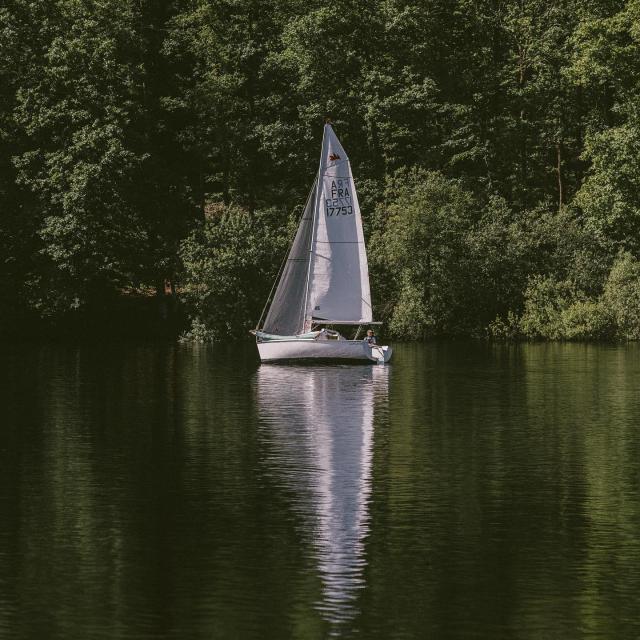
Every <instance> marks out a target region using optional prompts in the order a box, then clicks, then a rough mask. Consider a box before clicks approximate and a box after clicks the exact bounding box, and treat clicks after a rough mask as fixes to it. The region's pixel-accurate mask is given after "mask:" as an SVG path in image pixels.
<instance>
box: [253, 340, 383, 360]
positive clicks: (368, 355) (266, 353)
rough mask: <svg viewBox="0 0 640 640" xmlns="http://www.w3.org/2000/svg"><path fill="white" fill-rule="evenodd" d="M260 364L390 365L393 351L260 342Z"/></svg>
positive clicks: (354, 343)
mask: <svg viewBox="0 0 640 640" xmlns="http://www.w3.org/2000/svg"><path fill="white" fill-rule="evenodd" d="M258 352H259V353H260V360H262V361H263V362H273V361H275V360H302V359H313V360H319V359H321V360H364V361H368V362H379V363H380V364H382V363H384V362H389V358H391V347H386V346H378V345H374V346H370V345H368V344H367V343H366V342H365V341H364V340H277V341H273V342H258Z"/></svg>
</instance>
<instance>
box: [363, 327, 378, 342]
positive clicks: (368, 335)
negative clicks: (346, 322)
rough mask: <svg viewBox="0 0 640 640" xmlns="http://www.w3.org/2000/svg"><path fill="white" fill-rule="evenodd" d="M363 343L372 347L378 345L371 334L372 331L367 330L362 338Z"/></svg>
mask: <svg viewBox="0 0 640 640" xmlns="http://www.w3.org/2000/svg"><path fill="white" fill-rule="evenodd" d="M364 341H365V342H366V343H367V344H372V345H373V344H378V343H377V342H376V336H375V334H374V333H373V329H367V335H366V336H365V337H364Z"/></svg>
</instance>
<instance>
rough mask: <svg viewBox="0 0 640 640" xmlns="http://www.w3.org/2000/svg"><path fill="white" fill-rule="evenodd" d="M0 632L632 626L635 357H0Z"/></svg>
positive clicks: (402, 631) (99, 350)
mask: <svg viewBox="0 0 640 640" xmlns="http://www.w3.org/2000/svg"><path fill="white" fill-rule="evenodd" d="M0 364H1V365H2V367H1V371H2V372H1V373H0V378H1V382H2V384H1V385H0V637H1V638H3V639H4V638H7V639H13V638H16V639H20V638H38V639H40V638H43V639H47V638H52V639H61V640H62V639H64V640H68V639H75V638H78V639H85V638H86V639H91V638H127V639H128V638H157V639H177V638H179V639H192V638H193V639H199V638H208V639H209V638H213V639H217V638H225V639H226V638H256V639H271V638H273V639H286V638H302V639H306V638H310V639H314V638H328V637H340V638H350V637H360V638H382V639H387V638H389V639H392V638H398V639H400V638H436V639H439V638H491V639H496V638H527V639H528V638H531V639H536V640H537V639H552V638H558V639H567V638H569V639H570V638H598V639H600V638H612V639H626V638H638V637H640V613H639V612H640V394H639V389H640V348H639V347H638V346H636V345H633V346H621V347H607V346H584V345H522V346H515V347H504V346H490V345H485V344H474V343H464V344H438V345H396V351H395V355H394V360H393V362H392V364H391V365H390V366H386V367H380V366H377V365H363V366H357V365H356V366H305V367H300V366H276V365H262V366H259V364H258V363H257V359H256V357H255V354H254V347H253V345H246V346H235V347H229V348H227V349H224V348H222V349H221V348H219V347H215V348H214V347H200V348H197V347H185V346H157V345H156V346H131V345H128V346H126V345H105V346H102V347H86V346H82V347H69V346H66V347H65V346H51V347H19V348H18V347H8V346H4V347H2V348H1V349H0Z"/></svg>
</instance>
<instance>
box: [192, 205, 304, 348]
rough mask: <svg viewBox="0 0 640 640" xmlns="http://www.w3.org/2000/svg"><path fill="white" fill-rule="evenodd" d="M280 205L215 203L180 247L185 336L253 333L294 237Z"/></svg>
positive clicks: (204, 337)
mask: <svg viewBox="0 0 640 640" xmlns="http://www.w3.org/2000/svg"><path fill="white" fill-rule="evenodd" d="M292 222H293V221H292V220H290V219H289V218H288V216H287V215H286V214H283V213H282V211H280V210H277V209H268V210H258V211H254V213H253V215H252V214H250V213H249V212H248V211H247V210H246V209H239V208H237V207H224V205H221V204H219V205H214V206H211V207H209V208H208V210H207V216H206V219H205V220H204V222H202V223H200V224H199V225H198V226H197V227H196V228H195V229H194V230H193V231H192V232H191V234H190V235H189V236H188V237H187V238H186V239H185V240H184V241H183V242H182V244H181V246H180V256H181V258H182V262H183V265H184V273H183V275H182V289H181V297H182V299H183V300H184V303H185V304H186V305H187V309H188V311H189V315H190V317H191V319H192V323H191V327H190V330H189V331H188V333H187V334H186V337H187V338H189V339H192V340H197V341H204V340H210V339H220V338H224V337H228V336H232V337H234V338H242V337H246V335H248V331H249V329H251V328H253V327H254V326H255V325H256V324H257V321H258V319H259V317H260V310H261V309H262V307H263V305H264V303H265V301H266V300H267V297H268V295H269V289H270V287H271V286H272V284H273V280H274V278H275V277H276V275H277V271H278V267H279V266H280V264H281V262H282V258H283V256H285V255H286V248H287V244H288V242H289V241H290V240H291V238H292V231H293V227H292Z"/></svg>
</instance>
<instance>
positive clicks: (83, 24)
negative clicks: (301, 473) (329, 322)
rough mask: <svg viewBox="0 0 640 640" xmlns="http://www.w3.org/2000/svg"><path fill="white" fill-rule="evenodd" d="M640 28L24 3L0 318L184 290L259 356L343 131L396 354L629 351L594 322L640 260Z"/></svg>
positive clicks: (576, 7) (629, 3)
mask: <svg viewBox="0 0 640 640" xmlns="http://www.w3.org/2000/svg"><path fill="white" fill-rule="evenodd" d="M638 24H640V0H588V1H587V2H578V1H577V0H566V1H565V2H561V3H548V2H542V0H480V1H477V2H475V1H474V2H471V1H470V0H426V1H420V2H418V1H417V0H378V1H376V2H365V1H364V0H346V1H345V2H343V3H341V4H340V5H329V4H327V3H323V2H320V1H319V0H309V1H306V2H301V1H300V0H282V1H280V2H278V1H276V0H170V1H169V2H165V3H157V2H153V1H152V0H55V1H53V2H44V1H43V0H5V2H4V3H3V6H2V8H0V152H1V153H0V277H2V279H3V282H6V283H10V284H9V286H7V287H5V288H4V289H3V291H2V294H1V296H2V298H1V299H0V322H1V321H2V318H4V321H5V324H7V323H11V322H13V323H14V324H15V323H16V322H17V318H18V316H20V315H21V314H23V313H24V312H25V311H26V310H31V312H32V313H33V312H35V313H36V314H37V315H39V316H47V317H51V318H54V319H55V318H61V317H64V316H65V314H67V313H68V312H69V311H72V310H73V309H76V308H82V307H85V308H93V309H96V308H103V309H104V314H103V315H107V313H108V310H109V308H110V305H113V304H115V301H116V300H117V299H118V297H119V296H122V295H123V292H130V291H132V290H138V291H142V290H144V291H153V290H156V291H158V292H160V293H162V292H164V289H165V286H164V285H165V282H166V281H168V280H169V281H171V282H172V284H174V285H175V284H177V286H178V288H179V289H180V288H182V289H183V294H184V295H183V297H184V299H185V300H186V301H187V307H188V309H189V310H190V311H189V312H190V313H191V314H192V316H193V317H192V319H195V318H200V322H204V323H205V324H206V325H207V326H206V327H205V333H209V334H211V335H216V336H218V337H221V336H223V335H225V334H231V335H241V334H243V332H244V329H245V328H246V326H247V324H248V322H249V320H248V317H249V315H251V314H253V313H254V311H255V309H254V301H253V300H252V297H255V298H256V300H258V299H259V300H260V301H262V299H263V297H264V296H263V294H264V292H263V291H262V289H260V290H258V289H253V288H252V287H253V286H254V283H253V282H248V281H245V278H249V279H250V278H253V277H254V276H253V275H251V274H252V273H253V271H252V269H257V268H258V265H262V266H261V267H260V268H264V269H265V270H266V271H267V272H268V273H271V271H272V270H273V264H275V262H278V261H279V260H280V259H281V258H282V254H283V252H284V249H283V245H282V242H283V237H284V235H286V233H285V234H284V235H283V228H284V226H286V225H284V226H283V224H282V219H281V216H280V215H278V214H275V213H273V212H274V211H291V210H292V209H293V208H294V207H295V206H297V205H300V204H302V201H303V200H304V195H305V193H306V191H307V190H308V188H309V185H310V183H311V180H312V179H313V175H314V172H315V170H316V167H317V151H318V146H319V143H320V135H321V131H322V124H323V122H324V119H325V118H327V117H329V118H331V119H332V120H333V122H334V125H335V127H336V130H337V132H338V134H339V136H340V138H341V139H342V141H343V142H344V144H345V147H346V148H347V149H348V150H349V155H350V158H351V161H352V165H353V168H354V173H355V176H356V181H357V186H358V190H359V195H360V201H361V205H362V211H363V216H364V220H365V232H366V234H367V236H371V239H372V242H371V243H370V249H371V265H372V269H373V271H374V283H375V284H374V295H375V296H376V299H377V304H378V305H379V312H380V313H381V314H382V316H384V317H385V318H386V319H389V320H390V327H391V330H392V332H393V333H394V334H395V335H397V336H407V337H408V336H412V337H415V336H420V337H423V336H431V335H439V334H473V335H482V334H484V333H485V332H486V331H487V330H488V327H491V328H490V329H489V332H490V333H493V334H494V335H498V334H503V335H506V334H509V335H515V334H516V333H518V332H519V333H521V334H525V335H527V336H538V337H540V336H546V337H551V336H556V337H566V338H572V339H577V338H594V337H597V336H604V335H608V334H607V331H608V329H606V327H612V326H614V327H615V332H617V333H618V335H620V336H626V337H629V336H633V335H635V334H634V332H633V330H632V329H629V328H628V327H627V324H628V323H627V324H625V322H626V320H625V321H624V322H623V321H622V320H620V321H617V320H615V319H614V321H612V322H613V324H610V323H609V324H607V323H608V322H609V319H610V317H609V316H607V318H609V319H607V318H604V316H599V315H598V313H599V310H600V309H601V307H602V304H604V303H602V300H604V298H603V297H602V296H604V295H605V293H604V292H605V289H607V287H609V289H608V290H612V289H611V287H614V285H613V284H612V283H613V282H618V280H616V278H617V276H615V274H617V273H618V272H619V271H620V269H621V268H622V267H620V264H621V263H620V258H617V256H618V253H619V251H620V250H623V251H626V252H628V253H629V254H630V256H631V258H629V259H636V258H638V257H640V245H639V244H638V240H637V238H638V237H639V235H640V164H639V162H638V157H639V152H640V137H639V135H638V131H639V130H640V73H638V67H637V61H638V59H640V55H639V54H640V31H639V28H638ZM217 203H224V207H225V209H224V211H225V213H219V212H218V213H216V214H215V215H213V217H211V216H210V215H208V213H207V212H211V211H214V210H216V211H217V209H216V207H219V205H218V204H217ZM268 211H271V212H272V213H266V212H268ZM236 217H237V220H235V218H236ZM287 220H288V218H287ZM288 224H289V223H288V222H287V225H288ZM192 231H193V233H192ZM235 233H237V234H244V237H243V239H242V240H241V241H240V240H238V239H237V238H235V236H234V234H235ZM259 234H262V237H260V235H259ZM238 243H239V244H238ZM269 243H273V246H272V247H270V246H269ZM254 244H256V245H257V244H260V247H256V246H254ZM232 248H234V249H233V251H236V252H237V251H242V252H247V262H246V264H245V263H243V262H242V259H241V258H238V260H239V262H238V264H236V263H234V262H233V260H231V259H230V257H229V256H230V254H229V251H231V250H232ZM269 252H270V253H269ZM197 255H201V256H205V255H206V256H208V257H207V260H205V261H204V262H203V261H202V260H204V258H203V259H202V260H200V261H199V259H196V258H195V257H194V256H197ZM216 261H219V263H220V274H223V273H227V274H230V273H233V277H231V276H229V279H228V281H227V280H224V279H223V280H224V281H223V280H219V278H218V275H219V274H218V272H217V271H216ZM274 261H275V262H274ZM201 264H202V265H205V264H206V268H205V267H202V268H203V269H204V271H203V274H201V275H198V273H197V270H198V268H199V267H198V265H201ZM625 264H626V263H625ZM252 265H253V266H252ZM627 266H628V265H627ZM612 269H613V270H612ZM632 271H633V270H632ZM178 274H181V275H180V276H179V275H178ZM614 276H615V277H614ZM180 277H182V278H184V282H182V283H181V282H179V281H178V280H179V279H180ZM220 277H222V276H220ZM225 277H226V276H225ZM217 278H218V279H217ZM194 283H197V287H196V289H194V288H193V287H194V286H195V285H194ZM229 283H232V285H231V284H229ZM616 286H617V285H616ZM614 288H615V287H614ZM623 289H624V287H623ZM195 290H197V291H198V292H199V294H198V295H204V296H205V298H206V301H205V300H204V299H203V300H198V298H197V296H196V297H194V295H195V294H194V293H193V292H194V291H195ZM620 290H622V289H620ZM624 290H625V291H626V289H624ZM237 292H241V293H237ZM567 292H570V295H569V294H567ZM205 294H206V295H205ZM243 296H244V297H243ZM625 296H626V294H625ZM545 297H548V301H547V302H548V304H549V305H551V307H553V308H554V309H555V310H556V316H554V318H555V320H553V322H551V320H549V322H547V321H546V320H545V321H543V320H540V318H543V319H544V318H546V317H547V316H549V317H551V316H550V315H549V314H547V312H546V311H545V309H546V306H545V305H546V304H547V303H546V302H545ZM250 299H251V301H250ZM625 300H629V301H631V302H629V303H628V304H630V305H632V306H633V305H634V304H635V302H633V300H635V298H634V297H633V295H631V294H629V295H628V296H626V297H625ZM625 304H626V303H625ZM234 305H239V306H238V309H240V311H238V314H239V316H238V317H239V318H240V320H238V321H237V322H235V321H234V322H232V323H231V324H229V322H228V321H227V320H225V314H228V313H233V312H234V311H233V310H234V309H236V306H234ZM605 306H606V305H605ZM551 307H550V308H551ZM212 309H221V310H223V311H221V312H220V313H218V312H216V313H214V312H213V311H212ZM538 312H539V313H538ZM536 314H538V315H536ZM545 314H546V315H545ZM558 314H559V315H558ZM552 315H553V314H552ZM10 318H12V320H11V319H10ZM558 318H559V319H558ZM603 318H604V319H603ZM254 320H255V318H254ZM545 322H546V324H545ZM536 323H537V324H536ZM553 323H555V325H554V326H555V329H549V327H550V326H551V324H553ZM544 327H546V328H544ZM625 327H627V328H625Z"/></svg>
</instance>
